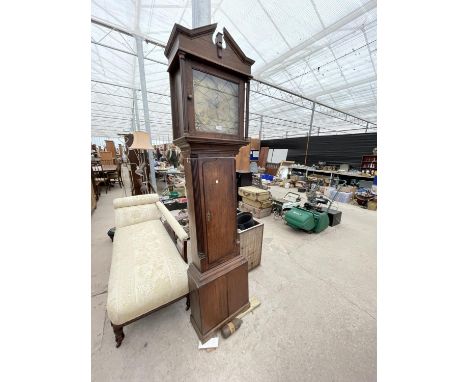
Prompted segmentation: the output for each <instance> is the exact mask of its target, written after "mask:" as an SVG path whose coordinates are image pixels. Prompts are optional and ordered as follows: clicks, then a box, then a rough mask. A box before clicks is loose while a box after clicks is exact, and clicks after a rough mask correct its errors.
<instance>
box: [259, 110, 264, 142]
mask: <svg viewBox="0 0 468 382" xmlns="http://www.w3.org/2000/svg"><path fill="white" fill-rule="evenodd" d="M262 133H263V115H261V116H260V128H259V129H258V138H259V139H260V141H261V140H262Z"/></svg>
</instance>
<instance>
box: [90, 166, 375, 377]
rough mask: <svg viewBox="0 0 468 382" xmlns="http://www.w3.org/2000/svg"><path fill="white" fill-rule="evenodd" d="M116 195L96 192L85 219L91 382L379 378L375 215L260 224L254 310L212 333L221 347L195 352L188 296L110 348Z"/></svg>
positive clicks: (348, 209) (252, 281) (357, 212)
mask: <svg viewBox="0 0 468 382" xmlns="http://www.w3.org/2000/svg"><path fill="white" fill-rule="evenodd" d="M126 172H127V170H126V169H125V168H124V169H123V173H124V175H126ZM125 183H126V190H127V194H129V191H128V190H129V189H130V188H129V184H128V179H125ZM271 191H272V194H273V196H276V197H278V196H283V195H285V194H286V193H287V192H288V191H294V189H292V190H287V189H284V188H280V187H273V188H272V190H271ZM302 195H304V198H305V194H302ZM121 196H125V194H124V189H121V188H119V187H118V186H117V187H114V188H113V189H111V191H109V193H108V194H107V195H106V194H105V192H104V191H103V192H102V195H101V198H100V200H99V201H98V207H97V209H96V210H95V211H94V213H93V214H92V216H91V220H92V247H91V251H92V252H91V256H92V278H91V283H92V297H91V304H92V333H91V334H92V342H91V343H92V379H93V381H113V382H115V381H125V382H130V381H188V380H190V381H206V382H208V381H231V382H234V381H256V382H261V381H347V382H349V381H358V382H363V381H375V380H376V363H377V358H376V345H377V344H376V342H377V341H376V327H377V322H376V262H377V256H376V251H377V248H376V242H377V237H376V236H377V227H376V226H377V215H376V212H375V211H368V210H364V209H361V208H359V207H357V206H351V205H343V204H340V205H339V206H340V209H341V210H342V211H343V217H342V223H341V224H340V225H338V226H336V227H329V228H328V229H326V230H325V231H323V232H321V233H319V234H307V233H305V232H297V231H294V230H293V229H291V228H290V227H288V226H287V225H285V224H284V223H283V222H282V221H281V220H275V219H274V218H273V215H270V216H269V217H266V218H264V219H262V221H263V222H264V223H265V229H264V237H263V253H262V262H261V265H260V266H259V267H257V268H255V269H254V270H252V271H251V272H250V273H249V291H250V296H256V297H257V298H258V299H259V300H260V301H261V305H260V307H258V308H257V309H256V310H255V311H253V312H252V313H250V314H248V315H247V316H245V317H244V319H243V321H244V322H243V324H242V326H241V328H240V329H239V331H238V332H236V333H234V334H233V335H232V336H231V337H230V338H228V339H226V340H225V339H223V338H222V337H221V335H220V336H219V337H220V341H219V348H218V349H216V350H214V351H211V352H207V351H205V350H198V339H197V336H196V334H195V331H194V330H193V329H192V327H191V324H190V322H189V314H190V312H186V311H185V300H181V301H178V302H176V303H174V304H172V305H170V306H168V307H166V308H164V309H162V310H160V311H158V312H155V313H153V314H151V315H150V316H148V317H145V318H144V319H141V320H139V321H137V322H135V323H133V324H131V325H129V326H127V327H125V328H124V331H125V335H126V336H125V339H124V341H123V343H122V346H121V347H120V348H119V349H117V348H116V347H115V342H114V334H113V332H112V328H111V326H110V323H109V319H108V318H107V315H106V299H107V292H106V291H107V280H108V276H109V269H110V263H111V257H112V242H111V240H110V239H109V237H108V236H107V230H108V229H109V228H111V227H113V225H114V213H113V208H112V201H113V199H114V198H117V197H121Z"/></svg>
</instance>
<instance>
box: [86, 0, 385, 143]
mask: <svg viewBox="0 0 468 382" xmlns="http://www.w3.org/2000/svg"><path fill="white" fill-rule="evenodd" d="M376 5H377V3H376V1H374V0H371V1H366V0H362V1H359V0H288V1H282V0H217V1H216V0H212V1H211V7H212V10H211V13H212V22H213V23H214V22H217V23H218V29H220V30H221V29H222V28H223V27H226V28H227V29H228V30H229V32H230V33H231V34H232V35H233V37H234V39H235V40H236V41H237V43H238V44H239V46H240V47H241V48H242V50H243V51H244V52H245V53H246V54H247V55H248V56H249V57H251V58H253V59H254V60H255V61H256V62H255V64H254V66H253V74H254V77H255V78H256V79H259V80H262V81H265V82H267V83H271V84H274V85H277V86H279V87H281V88H283V89H286V90H289V91H291V92H293V93H296V94H299V95H302V96H305V97H307V98H308V99H301V98H299V97H295V96H294V95H291V94H289V93H286V92H281V91H279V90H277V89H275V88H270V87H268V86H266V85H265V84H263V83H258V82H256V81H253V82H252V93H251V103H250V112H251V114H250V120H251V124H250V126H251V129H250V131H251V135H252V136H255V135H257V136H258V135H259V133H260V130H261V133H262V137H263V138H271V137H285V136H286V133H287V134H288V136H289V137H290V136H298V135H305V134H307V133H308V132H309V128H310V119H311V112H312V107H313V104H312V102H311V101H310V100H309V99H312V100H316V101H318V102H320V103H321V104H323V105H319V104H316V107H315V113H314V118H313V125H312V129H311V134H321V135H322V134H348V133H353V132H356V133H362V132H365V131H366V129H367V131H369V132H370V131H373V132H375V131H376V128H377V126H376V122H377V121H376V64H377V62H376V52H377V41H376V40H377V37H376V34H377V33H376V32H377V20H376ZM92 19H93V20H94V22H92V24H91V42H92V44H91V49H92V64H91V67H92V83H91V92H92V109H91V110H92V120H91V126H92V136H93V137H95V138H94V139H95V140H96V139H97V140H99V137H117V134H118V133H122V132H125V131H131V130H132V129H133V128H135V129H138V128H139V126H140V128H141V129H144V118H143V105H142V103H141V94H140V82H139V78H140V77H139V72H138V62H137V57H136V45H135V39H134V37H132V36H131V34H139V35H142V36H144V37H147V38H150V39H152V40H154V41H157V42H160V43H161V45H162V46H164V44H165V43H166V42H167V39H168V38H169V34H170V32H171V30H172V27H173V25H174V23H179V24H182V25H184V26H186V27H189V28H191V19H192V4H191V1H188V0H164V1H156V0H132V1H131V0H112V1H110V0H92ZM98 21H102V22H104V23H105V24H107V25H113V26H115V27H117V28H118V29H119V31H118V30H116V29H111V28H109V27H108V26H103V25H99V23H98ZM125 31H127V32H128V33H129V34H130V35H127V34H126V33H124V32H125ZM162 46H158V45H155V44H152V43H144V44H143V49H144V55H145V72H146V83H147V89H148V104H149V114H150V124H151V129H152V139H153V141H155V142H170V141H171V140H172V127H171V111H170V101H169V97H168V96H169V76H168V74H167V71H166V70H167V66H166V62H167V60H166V58H165V56H164V54H163V50H164V48H163V47H162ZM135 97H136V102H134V99H135ZM324 105H326V106H329V107H330V108H327V107H326V106H324ZM135 107H137V108H138V110H135ZM334 109H337V110H334ZM135 111H136V112H135ZM347 113H349V114H350V115H348V114H347ZM135 114H138V115H139V120H136V118H135ZM353 116H354V117H358V118H353ZM367 122H370V123H367Z"/></svg>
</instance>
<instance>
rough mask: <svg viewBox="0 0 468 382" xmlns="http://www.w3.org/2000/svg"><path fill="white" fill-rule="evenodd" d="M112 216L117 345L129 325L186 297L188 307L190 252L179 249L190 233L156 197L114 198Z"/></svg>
mask: <svg viewBox="0 0 468 382" xmlns="http://www.w3.org/2000/svg"><path fill="white" fill-rule="evenodd" d="M114 212H115V227H116V230H115V235H114V243H113V251H112V265H111V269H110V275H109V283H108V297H107V314H108V316H109V319H110V321H111V325H112V327H113V329H114V334H115V341H116V343H117V347H119V346H120V344H121V343H122V340H123V339H124V332H123V327H124V326H125V325H128V324H130V323H132V322H134V321H136V320H137V319H139V318H142V317H144V316H146V315H148V314H150V313H152V312H154V311H155V310H158V309H160V308H162V307H164V306H166V305H168V304H170V303H172V302H175V301H177V300H179V299H181V298H183V297H187V309H188V308H189V300H188V293H189V289H188V281H187V267H188V265H187V263H186V261H187V258H186V252H185V256H184V258H183V256H181V253H179V250H178V247H177V245H176V243H181V242H182V243H184V245H183V247H184V248H185V249H186V241H187V239H188V235H187V233H186V232H185V231H184V229H183V228H182V227H181V226H180V224H179V223H178V222H177V220H176V219H175V218H174V216H172V214H171V213H170V212H169V211H168V210H167V208H166V207H165V206H164V205H163V204H162V203H161V202H160V201H159V196H158V195H157V194H149V195H138V196H130V197H126V198H118V199H115V200H114ZM182 255H183V254H182ZM184 260H185V261H184Z"/></svg>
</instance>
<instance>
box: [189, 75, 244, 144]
mask: <svg viewBox="0 0 468 382" xmlns="http://www.w3.org/2000/svg"><path fill="white" fill-rule="evenodd" d="M192 76H193V93H194V94H193V98H194V99H193V102H194V114H195V129H196V130H197V131H200V132H207V133H217V134H229V135H238V134H239V83H236V82H233V81H228V80H225V79H223V78H220V77H217V76H214V75H212V74H208V73H205V72H202V71H200V70H197V69H192Z"/></svg>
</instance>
